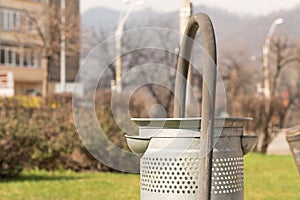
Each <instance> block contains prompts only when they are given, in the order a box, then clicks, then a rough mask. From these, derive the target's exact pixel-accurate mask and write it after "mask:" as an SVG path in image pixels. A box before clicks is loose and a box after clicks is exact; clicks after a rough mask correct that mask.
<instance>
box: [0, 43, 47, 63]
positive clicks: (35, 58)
mask: <svg viewBox="0 0 300 200" xmlns="http://www.w3.org/2000/svg"><path fill="white" fill-rule="evenodd" d="M39 59H41V56H40V55H39V54H38V51H35V50H33V49H30V48H17V47H10V46H0V64H4V65H7V66H13V67H34V68H37V67H38V64H39V63H41V60H39Z"/></svg>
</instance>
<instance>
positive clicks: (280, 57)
mask: <svg viewBox="0 0 300 200" xmlns="http://www.w3.org/2000/svg"><path fill="white" fill-rule="evenodd" d="M271 52H272V54H271V56H272V57H271V58H272V59H273V60H274V62H272V64H273V67H272V66H271V67H270V70H271V72H272V73H271V75H272V76H271V88H270V91H271V96H270V100H269V101H266V102H265V107H266V109H265V121H264V126H263V128H262V138H263V139H262V147H261V152H263V153H265V152H266V151H267V147H268V145H269V143H270V142H271V140H272V138H273V137H274V132H273V129H274V123H273V121H274V118H275V117H276V110H277V109H280V107H282V104H281V105H278V103H277V104H276V101H278V98H279V95H278V91H280V90H279V88H278V83H279V78H280V75H281V74H282V71H283V69H284V68H286V67H288V66H291V64H292V63H295V62H297V63H300V54H299V47H297V46H296V45H295V42H292V41H290V40H289V39H287V38H286V37H278V38H276V39H274V40H273V41H272V44H271ZM283 85H284V83H283V84H282V85H281V87H282V86H283ZM286 88H289V86H288V85H286ZM287 91H289V93H290V96H289V97H288V98H289V102H288V104H287V105H286V106H284V105H283V108H282V110H281V117H280V121H281V122H280V123H279V126H280V127H282V126H283V123H284V122H283V121H284V119H285V116H286V113H287V111H288V109H289V108H290V106H291V105H292V104H294V102H295V99H297V98H298V96H299V94H298V92H297V93H295V92H292V91H291V90H287ZM292 93H294V95H292ZM279 113H280V112H279Z"/></svg>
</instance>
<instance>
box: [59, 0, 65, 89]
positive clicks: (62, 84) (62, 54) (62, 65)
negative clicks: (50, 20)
mask: <svg viewBox="0 0 300 200" xmlns="http://www.w3.org/2000/svg"><path fill="white" fill-rule="evenodd" d="M60 3H61V4H60V7H61V11H62V15H61V24H62V29H61V33H60V39H61V42H60V87H61V88H60V90H61V91H60V92H62V93H63V92H65V91H66V35H65V30H64V29H65V26H66V16H65V10H66V1H65V0H61V2H60Z"/></svg>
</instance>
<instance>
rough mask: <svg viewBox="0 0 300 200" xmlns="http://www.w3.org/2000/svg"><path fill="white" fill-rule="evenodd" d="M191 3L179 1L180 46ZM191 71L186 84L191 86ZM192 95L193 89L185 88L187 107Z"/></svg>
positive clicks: (187, 0)
mask: <svg viewBox="0 0 300 200" xmlns="http://www.w3.org/2000/svg"><path fill="white" fill-rule="evenodd" d="M192 12H193V10H192V3H191V1H190V0H181V5H180V16H179V33H180V37H179V45H180V44H181V41H182V38H183V37H184V32H185V29H186V25H187V23H188V22H189V19H190V17H191V15H192ZM191 79H192V70H191V69H190V70H189V71H188V77H187V80H188V83H189V84H190V85H192V84H191V83H192V80H191ZM192 95H193V89H192V88H191V87H187V92H186V104H187V105H189V104H191V100H192Z"/></svg>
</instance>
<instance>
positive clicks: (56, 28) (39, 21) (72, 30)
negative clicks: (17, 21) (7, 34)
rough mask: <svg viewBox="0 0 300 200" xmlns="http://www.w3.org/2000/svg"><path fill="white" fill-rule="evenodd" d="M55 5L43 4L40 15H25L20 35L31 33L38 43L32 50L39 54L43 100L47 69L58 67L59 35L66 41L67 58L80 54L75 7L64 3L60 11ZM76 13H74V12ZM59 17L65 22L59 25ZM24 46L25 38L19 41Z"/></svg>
mask: <svg viewBox="0 0 300 200" xmlns="http://www.w3.org/2000/svg"><path fill="white" fill-rule="evenodd" d="M59 5H60V4H59V3H58V2H56V3H51V4H44V7H43V8H42V9H41V10H40V11H34V12H31V11H25V18H26V21H27V23H23V26H22V29H23V31H25V30H28V29H31V34H32V35H33V37H34V38H35V39H36V40H37V41H38V42H37V44H36V46H35V47H34V48H35V49H36V50H38V51H40V52H41V58H42V60H43V61H44V64H43V66H44V67H45V69H44V70H45V73H44V77H43V91H42V93H43V96H45V95H46V94H47V92H48V80H49V71H50V70H51V69H50V67H51V66H53V65H58V63H59V60H60V56H59V55H60V49H61V34H64V36H65V41H66V56H67V57H72V56H79V50H80V34H81V33H80V24H79V23H80V20H79V19H80V16H79V15H78V13H79V12H76V9H78V8H77V7H76V4H75V3H72V2H71V1H67V5H66V9H65V10H64V11H62V10H61V9H60V6H59ZM74 11H75V12H74ZM62 15H64V16H65V18H66V22H65V23H63V22H62V18H61V17H62ZM19 40H20V42H21V43H25V42H26V41H24V40H26V38H24V37H22V38H21V37H20V38H19Z"/></svg>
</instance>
